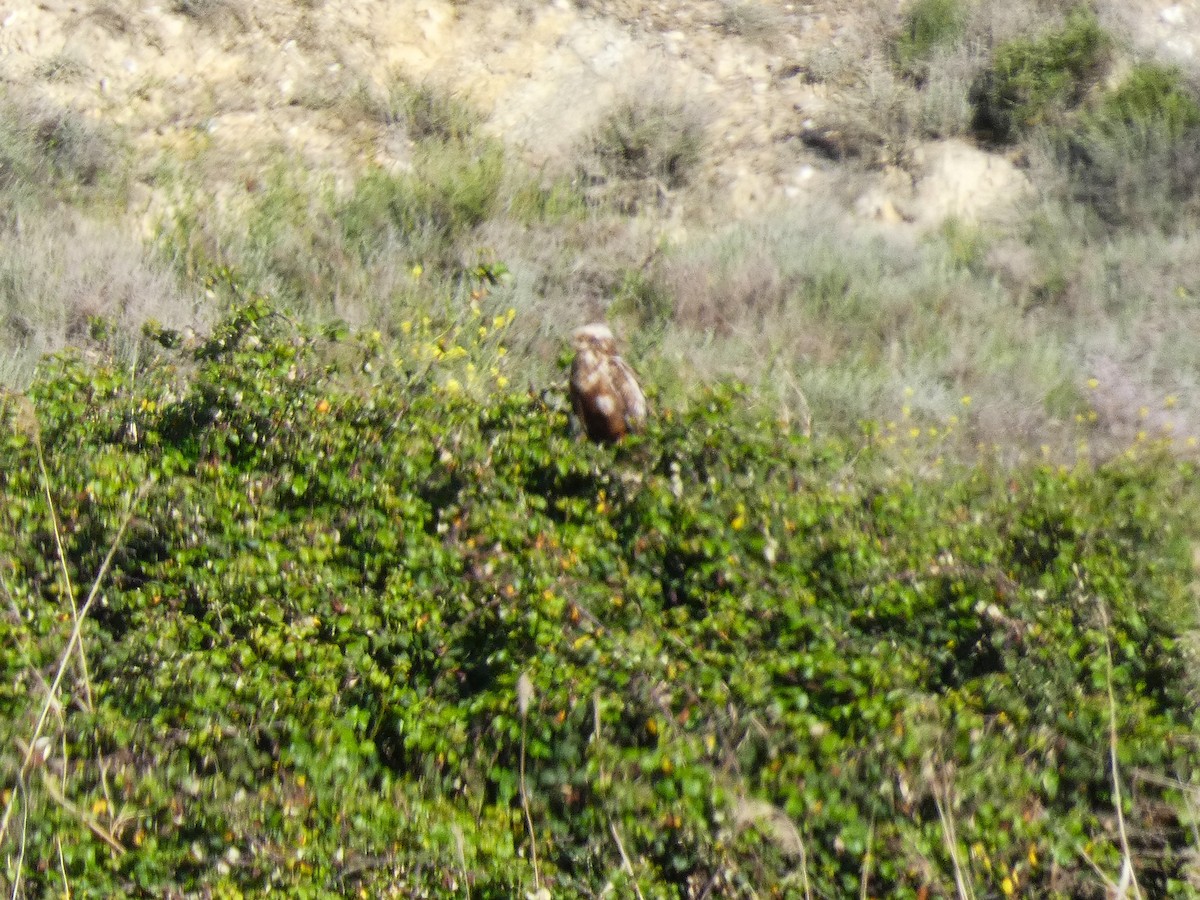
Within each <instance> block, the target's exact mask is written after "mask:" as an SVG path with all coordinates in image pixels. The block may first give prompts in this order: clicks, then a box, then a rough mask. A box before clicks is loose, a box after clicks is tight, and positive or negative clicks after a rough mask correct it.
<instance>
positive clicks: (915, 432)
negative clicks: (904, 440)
mask: <svg viewBox="0 0 1200 900" xmlns="http://www.w3.org/2000/svg"><path fill="white" fill-rule="evenodd" d="M908 436H909V437H910V438H919V437H920V436H921V429H920V428H917V426H915V425H914V426H913V427H912V428H910V429H908Z"/></svg>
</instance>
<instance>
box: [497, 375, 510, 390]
mask: <svg viewBox="0 0 1200 900" xmlns="http://www.w3.org/2000/svg"><path fill="white" fill-rule="evenodd" d="M496 387H498V388H500V390H504V389H505V388H506V387H508V379H507V378H505V377H504V376H503V375H497V376H496Z"/></svg>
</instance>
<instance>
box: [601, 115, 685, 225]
mask: <svg viewBox="0 0 1200 900" xmlns="http://www.w3.org/2000/svg"><path fill="white" fill-rule="evenodd" d="M703 149H704V125H703V122H702V120H701V117H700V114H699V113H698V112H697V111H696V110H695V109H693V108H692V107H690V106H689V105H688V104H686V103H683V102H682V101H679V100H668V99H654V98H637V99H632V100H627V101H624V102H622V103H620V104H618V105H617V107H616V109H614V110H613V111H612V112H611V113H610V115H609V116H608V118H607V119H605V121H604V122H603V123H601V125H600V127H599V128H598V129H597V130H596V133H595V135H594V137H593V138H592V141H591V146H590V148H589V150H590V154H591V156H592V158H593V160H594V168H593V164H591V163H585V168H584V172H583V177H584V178H586V179H587V180H588V181H589V182H591V183H592V184H594V185H595V186H596V187H597V188H598V189H599V191H600V197H601V198H603V200H604V201H606V202H612V203H616V204H617V205H618V206H619V207H620V208H622V209H625V210H627V211H631V212H632V211H636V210H637V209H638V208H640V207H641V206H643V205H645V204H647V203H648V204H650V206H651V208H653V207H654V206H656V205H658V204H659V203H661V202H662V201H663V200H664V197H663V194H664V193H665V192H666V191H671V190H676V189H678V188H681V187H683V186H684V185H685V184H687V183H688V180H689V179H690V178H691V176H692V173H693V171H694V169H695V167H696V164H697V163H698V162H699V161H700V157H701V154H702V152H703Z"/></svg>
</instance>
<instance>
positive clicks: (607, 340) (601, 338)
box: [571, 322, 617, 353]
mask: <svg viewBox="0 0 1200 900" xmlns="http://www.w3.org/2000/svg"><path fill="white" fill-rule="evenodd" d="M571 346H572V347H573V348H574V349H575V352H576V353H579V352H582V351H584V350H593V351H600V352H602V353H615V352H616V349H617V342H616V340H615V339H614V338H613V333H612V331H610V330H609V327H608V326H607V325H605V324H603V323H601V322H593V323H592V324H590V325H583V326H580V327H579V328H576V329H575V330H574V331H572V332H571Z"/></svg>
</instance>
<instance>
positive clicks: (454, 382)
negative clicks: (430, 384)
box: [446, 378, 462, 394]
mask: <svg viewBox="0 0 1200 900" xmlns="http://www.w3.org/2000/svg"><path fill="white" fill-rule="evenodd" d="M446 390H448V391H449V392H450V393H451V394H457V393H458V392H459V391H461V390H462V385H461V384H459V383H458V379H457V378H451V379H450V380H449V381H447V382H446Z"/></svg>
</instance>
